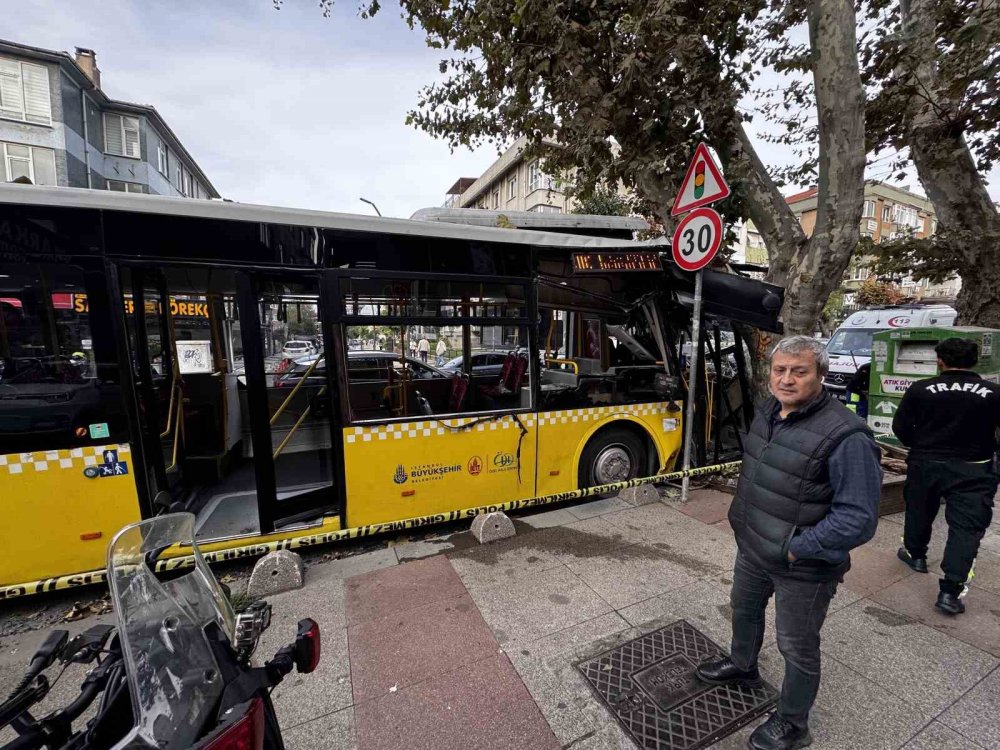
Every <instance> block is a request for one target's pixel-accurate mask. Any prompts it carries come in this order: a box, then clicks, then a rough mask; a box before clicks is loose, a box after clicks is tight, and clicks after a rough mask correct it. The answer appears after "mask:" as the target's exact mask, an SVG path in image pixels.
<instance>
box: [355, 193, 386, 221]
mask: <svg viewBox="0 0 1000 750" xmlns="http://www.w3.org/2000/svg"><path fill="white" fill-rule="evenodd" d="M358 200H359V201H361V202H362V203H367V204H368V205H369V206H371V207H372V208H374V209H375V213H377V214H378V215H379V218H382V212H381V211H379V210H378V206H376V205H375V204H374V203H372V202H371V201H370V200H368V199H367V198H358Z"/></svg>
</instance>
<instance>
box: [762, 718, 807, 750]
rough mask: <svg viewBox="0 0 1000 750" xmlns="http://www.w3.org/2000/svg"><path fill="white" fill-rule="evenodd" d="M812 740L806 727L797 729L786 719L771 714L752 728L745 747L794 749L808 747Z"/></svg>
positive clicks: (778, 749)
mask: <svg viewBox="0 0 1000 750" xmlns="http://www.w3.org/2000/svg"><path fill="white" fill-rule="evenodd" d="M812 741H813V738H812V735H811V734H809V729H808V728H807V729H798V728H797V727H796V726H795V725H794V724H792V723H791V722H790V721H788V720H787V719H783V718H782V717H780V716H778V714H771V718H770V719H768V720H767V721H765V722H764V723H763V724H761V725H760V726H759V727H757V728H756V729H755V730H753V734H751V735H750V740H749V741H748V742H747V747H749V748H751V750H796V748H800V747H809V746H810V745H811V744H812Z"/></svg>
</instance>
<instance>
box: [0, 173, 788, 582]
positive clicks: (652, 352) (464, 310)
mask: <svg viewBox="0 0 1000 750" xmlns="http://www.w3.org/2000/svg"><path fill="white" fill-rule="evenodd" d="M666 249H667V248H666V246H665V245H664V244H662V242H660V243H636V242H633V241H631V240H627V239H615V238H609V237H603V238H600V237H583V236H578V235H570V234H561V233H552V232H542V231H530V230H511V229H495V228H484V227H475V226H462V225H456V224H451V223H445V222H441V221H412V220H396V219H382V218H378V219H374V218H369V217H357V216H349V215H343V214H331V213H321V212H314V211H296V210H289V209H279V208H265V207H259V206H247V205H240V204H236V203H230V202H215V201H212V202H209V201H194V200H184V199H172V198H159V197H153V196H129V195H122V194H117V193H107V192H101V191H85V190H65V189H58V188H40V187H31V186H0V508H2V513H3V522H2V524H0V549H2V550H3V554H2V555H0V598H9V597H14V596H20V595H23V594H26V593H34V592H37V591H44V590H49V589H54V588H62V587H65V586H72V585H79V584H82V583H86V582H89V581H93V580H100V573H99V571H100V570H101V569H102V568H103V567H104V555H105V549H106V546H107V543H108V541H109V540H110V538H111V536H112V535H113V534H114V532H115V531H116V530H117V529H119V528H121V527H122V526H123V525H125V524H128V523H131V522H134V521H136V520H138V519H140V518H147V517H150V516H153V515H155V514H157V513H162V512H167V511H178V510H186V511H190V512H193V513H194V514H195V516H196V518H197V535H198V539H199V542H200V544H201V546H202V548H203V550H206V551H208V552H209V553H212V552H219V551H224V550H233V549H239V550H241V551H249V552H255V551H256V552H260V551H265V550H266V549H268V547H267V545H268V544H272V545H273V543H275V542H283V541H288V540H293V541H294V540H298V541H299V542H300V543H303V544H305V543H311V542H313V541H315V540H317V539H319V540H329V539H336V538H343V537H349V536H352V535H356V533H355V532H356V531H357V530H358V529H364V530H365V533H373V532H376V531H378V530H380V529H383V528H385V529H388V528H393V524H395V523H397V522H404V521H405V522H407V523H412V524H415V523H429V522H434V521H443V520H448V519H450V518H455V517H457V513H458V512H459V511H462V510H463V509H470V508H478V507H481V506H485V505H490V504H502V503H505V502H510V501H520V500H525V501H528V500H531V499H532V498H539V497H540V496H550V495H553V494H556V493H570V492H572V491H575V490H577V489H578V488H580V487H590V486H596V485H604V484H608V483H611V482H615V481H621V480H628V479H633V478H636V477H643V476H647V475H652V474H656V473H658V472H666V471H668V470H670V469H671V468H672V467H673V466H674V464H675V462H676V461H677V457H678V454H679V451H680V450H681V444H682V423H681V415H682V404H683V397H684V383H683V381H682V379H681V358H682V356H683V352H682V351H681V349H680V348H679V347H681V345H682V340H683V337H684V335H685V331H686V329H687V326H688V324H689V317H690V316H689V313H688V312H687V311H688V309H689V297H690V287H691V285H690V280H689V279H687V278H686V277H685V275H684V274H682V273H680V272H679V271H677V269H676V268H675V267H673V266H672V265H671V264H670V263H669V262H667V261H666V257H667V255H666V254H665V250H666ZM706 290H707V292H706V300H707V303H708V304H707V308H706V309H707V310H708V312H709V313H710V314H712V313H713V310H714V313H715V314H716V315H720V316H723V317H725V316H731V317H738V318H740V319H742V320H745V321H747V322H750V323H753V324H756V325H762V326H765V327H771V328H774V327H775V326H776V325H777V322H776V318H775V315H776V310H777V307H780V290H778V289H776V288H775V287H771V286H768V285H764V284H762V283H760V282H755V281H750V280H748V279H739V278H738V277H735V276H730V275H728V274H721V273H718V274H713V275H712V280H711V283H707V284H706ZM776 297H777V302H775V298H776ZM713 300H714V301H713ZM713 305H715V307H714V308H713ZM734 313H735V314H734ZM717 360H718V357H717ZM720 390H721V389H720ZM746 402H747V404H748V402H749V399H748V398H747V399H746ZM720 403H721V401H720ZM744 417H745V415H744ZM716 421H720V420H718V415H717V416H716ZM720 424H721V421H720ZM352 530H353V531H352ZM255 545H256V546H255Z"/></svg>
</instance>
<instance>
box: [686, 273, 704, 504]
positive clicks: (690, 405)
mask: <svg viewBox="0 0 1000 750" xmlns="http://www.w3.org/2000/svg"><path fill="white" fill-rule="evenodd" d="M704 273H705V272H704V271H698V272H696V274H695V277H694V310H693V311H692V313H691V360H690V361H689V362H688V366H689V368H690V369H689V371H688V373H689V374H688V392H687V408H686V410H685V412H686V413H685V416H684V423H685V427H686V428H687V436H686V439H685V440H684V465H683V468H682V469H681V470H682V471H685V472H686V471H688V470H689V469H690V468H691V444H692V443H693V442H694V402H695V398H696V397H697V393H698V376H697V373H698V360H699V359H701V356H700V355H701V346H699V344H700V343H701V288H702V276H703V275H704ZM689 484H690V477H689V476H688V475H687V474H685V475H684V478H683V479H682V480H681V502H682V503H684V502H687V499H688V489H689Z"/></svg>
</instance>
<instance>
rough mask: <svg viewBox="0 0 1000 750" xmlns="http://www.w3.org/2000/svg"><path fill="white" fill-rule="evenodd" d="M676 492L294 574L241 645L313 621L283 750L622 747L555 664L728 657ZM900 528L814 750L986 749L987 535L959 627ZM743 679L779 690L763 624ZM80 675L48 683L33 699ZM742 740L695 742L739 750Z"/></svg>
mask: <svg viewBox="0 0 1000 750" xmlns="http://www.w3.org/2000/svg"><path fill="white" fill-rule="evenodd" d="M692 498H693V499H692V501H691V502H690V503H688V504H687V505H684V506H681V505H680V504H679V503H677V502H675V501H673V500H670V499H667V498H666V497H663V498H661V502H657V503H653V504H651V505H646V506H640V507H632V506H630V505H629V504H628V503H626V502H624V501H623V500H621V499H618V498H612V499H607V500H597V501H593V502H590V503H586V504H582V505H576V506H567V507H561V508H558V509H555V510H550V511H544V512H541V513H536V514H534V515H530V516H524V515H522V516H519V517H517V518H516V519H515V523H516V526H517V528H518V535H517V536H516V537H514V538H513V539H509V540H505V541H502V542H498V543H495V544H491V545H486V546H479V545H477V544H475V543H474V542H473V540H471V536H470V534H469V533H468V532H464V533H460V534H454V535H452V536H450V537H445V536H441V535H436V533H435V532H434V531H433V530H428V531H429V533H428V537H429V538H426V539H424V540H421V541H415V542H409V543H405V544H399V545H396V546H393V547H386V548H383V549H379V550H377V551H374V552H369V553H366V554H362V555H357V556H354V557H350V558H345V559H342V560H337V561H333V562H328V563H323V564H318V565H313V566H311V567H309V568H308V569H307V578H306V586H305V588H304V589H302V590H300V591H294V592H289V593H287V594H282V595H279V596H275V597H272V598H271V600H270V601H271V602H272V604H273V605H274V620H273V623H272V626H271V628H270V629H269V630H268V631H267V633H265V635H264V638H263V641H262V643H261V646H260V648H259V651H258V653H259V654H261V655H264V656H266V655H270V654H272V653H274V651H275V650H276V649H277V648H278V647H279V646H281V645H282V644H283V643H285V642H287V641H288V640H289V639H290V638H291V636H292V635H293V634H294V632H295V623H296V622H297V620H298V619H299V618H301V617H306V616H309V617H313V618H315V619H316V620H317V621H318V622H319V623H320V626H321V628H322V637H323V659H322V662H321V664H320V667H319V669H318V670H317V671H316V672H315V673H314V674H312V675H295V674H293V675H290V676H289V678H288V679H287V680H286V682H285V683H284V684H282V685H281V686H279V687H278V688H277V689H276V690H275V691H274V694H273V696H274V700H275V705H276V708H277V711H278V716H279V718H280V720H281V723H282V727H283V729H284V732H285V739H286V745H287V747H288V748H289V750H312V749H318V748H331V749H334V750H381V749H382V748H396V749H398V750H403V749H404V748H405V749H406V750H410V749H420V748H434V750H459V749H461V750H475V749H477V748H486V749H488V750H506V749H507V748H511V749H513V750H534V749H535V748H539V749H541V750H549V749H550V748H552V749H555V748H573V750H598V749H603V748H628V749H630V750H632V749H633V748H634V747H635V746H634V745H633V744H632V742H631V740H630V739H629V738H628V737H627V736H626V735H625V734H624V733H623V732H622V731H621V729H619V727H618V724H617V723H616V722H615V721H614V719H613V718H612V717H611V715H610V714H609V713H608V712H607V710H606V709H605V708H604V707H603V706H602V705H601V704H599V703H598V701H597V699H596V698H595V697H594V695H593V693H592V692H591V691H590V689H589V687H588V686H587V684H586V683H585V682H584V681H583V678H582V677H581V676H580V675H579V673H578V672H577V671H576V668H575V666H574V665H575V664H576V662H578V661H580V660H582V659H585V658H588V657H591V656H593V655H595V654H598V653H600V652H603V651H605V650H607V649H609V648H612V647H614V646H616V645H618V644H620V643H623V642H624V641H627V640H630V639H632V638H635V637H637V636H639V635H641V634H643V633H646V632H649V631H651V630H655V629H657V628H659V627H662V626H664V625H667V624H669V623H672V622H674V621H676V620H678V619H682V618H683V619H686V620H688V621H689V622H690V623H691V624H693V625H694V626H695V627H697V628H699V629H700V630H702V631H703V632H704V633H705V634H706V635H707V636H708V637H710V638H711V639H713V640H714V641H716V643H718V644H719V645H721V646H723V647H728V643H729V636H730V631H729V616H730V610H729V587H730V584H731V580H732V579H731V570H732V565H733V560H734V556H735V552H736V547H735V543H734V541H733V538H732V532H731V530H730V529H729V526H728V524H727V522H726V521H725V514H726V510H727V509H728V506H729V501H730V498H729V496H728V495H724V494H723V493H720V492H715V491H712V490H701V491H696V492H694V493H692ZM901 533H902V518H901V517H897V516H888V517H884V518H882V519H881V521H880V524H879V528H878V532H877V534H876V536H875V538H874V539H873V540H872V541H871V542H870V543H869V544H867V545H865V546H864V547H863V548H861V549H860V550H857V551H856V552H855V553H854V555H853V558H854V567H853V569H852V570H851V572H850V573H849V574H848V576H847V580H846V582H845V584H844V585H842V586H841V588H840V591H839V592H838V594H837V597H836V598H835V600H834V602H833V604H832V606H831V611H830V615H829V617H828V619H827V624H826V626H825V628H824V630H823V652H824V664H823V682H822V687H821V689H820V694H819V697H818V700H817V704H816V707H815V709H814V712H813V716H812V729H813V733H814V735H815V737H816V742H815V744H814V746H813V747H815V748H817V750H833V749H836V750H841V749H843V750H847V749H850V750H866V749H868V748H871V749H872V750H875V749H881V748H885V749H886V750H897V749H900V750H976V749H977V748H998V749H1000V533H998V525H997V524H994V527H993V529H992V530H991V531H990V532H989V534H988V536H987V538H986V540H985V541H984V544H983V549H982V552H981V554H980V558H979V561H978V563H977V576H976V579H975V585H974V590H973V591H972V593H971V594H970V596H969V598H968V599H967V606H968V612H967V613H966V614H965V615H963V616H961V617H958V618H948V617H946V616H944V615H941V614H939V613H937V612H936V610H934V608H933V602H934V596H935V594H936V586H937V584H936V580H937V577H936V575H934V573H936V572H937V563H938V562H939V560H940V555H941V551H942V550H943V546H944V523H943V519H942V520H941V521H940V522H939V525H938V530H937V532H936V534H935V537H934V540H933V542H932V548H931V559H930V562H931V567H932V575H929V576H927V575H919V574H916V573H913V572H911V571H910V570H909V569H908V568H906V567H905V566H903V565H902V564H901V563H900V562H899V561H897V560H896V559H895V551H896V548H897V547H898V545H899V537H900V535H901ZM98 619H100V618H90V619H88V620H84V621H82V622H80V623H76V624H74V626H75V627H81V628H82V627H89V626H90V625H92V624H94V623H95V622H96V621H98ZM45 634H46V631H44V630H39V631H35V632H33V633H26V634H21V635H18V636H13V637H10V638H6V639H0V681H4V682H7V683H9V682H10V680H11V679H13V678H14V676H15V675H17V674H19V673H20V670H21V669H23V659H24V658H26V657H27V655H29V654H30V653H31V649H32V648H33V647H34V645H36V644H37V643H38V642H40V641H41V640H42V639H43V638H44V636H45ZM761 667H762V669H763V672H764V675H765V677H766V678H767V679H768V680H769V681H770V682H771V683H772V684H773V685H775V686H778V685H780V683H781V676H782V671H783V664H782V660H781V657H780V655H779V654H778V652H777V648H776V646H775V642H774V633H773V622H772V621H771V620H770V618H769V624H768V631H767V635H766V640H765V645H764V650H763V652H762V656H761ZM81 678H82V675H72V674H67V676H66V677H65V678H64V679H63V680H62V681H61V682H60V684H59V685H57V689H56V690H55V691H54V695H53V696H51V697H50V704H55V703H58V702H59V701H63V702H65V700H66V697H67V695H68V691H69V690H70V689H72V688H74V687H75V688H77V689H78V686H79V683H80V679H81ZM750 731H752V727H748V728H745V729H743V730H741V731H740V732H737V733H736V734H734V735H732V736H731V737H728V738H725V739H724V740H722V741H721V742H719V743H717V744H716V745H715V746H714V747H715V748H719V749H726V750H730V749H732V750H734V749H735V748H742V747H744V746H745V741H746V737H747V736H748V735H749V733H750ZM4 739H5V736H4V735H3V734H2V733H0V742H2V741H3V740H4Z"/></svg>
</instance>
